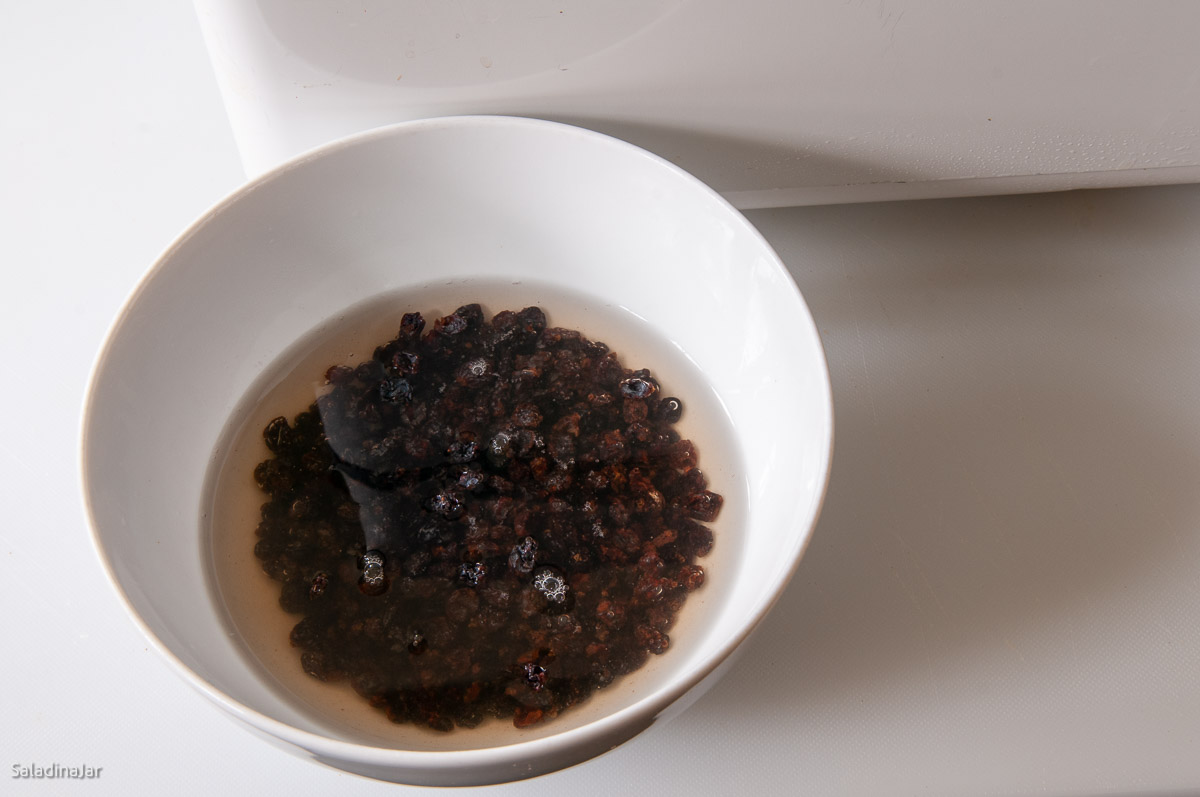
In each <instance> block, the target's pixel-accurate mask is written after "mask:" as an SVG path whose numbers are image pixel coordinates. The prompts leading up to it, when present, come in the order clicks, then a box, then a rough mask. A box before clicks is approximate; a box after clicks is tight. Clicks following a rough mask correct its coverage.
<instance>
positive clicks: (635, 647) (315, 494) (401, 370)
mask: <svg viewBox="0 0 1200 797" xmlns="http://www.w3.org/2000/svg"><path fill="white" fill-rule="evenodd" d="M431 326H432V329H426V324H425V320H424V318H423V316H421V315H420V314H419V313H409V314H406V315H405V316H404V317H403V319H402V320H401V323H400V329H399V332H398V334H397V336H396V337H395V339H393V340H390V341H386V342H384V343H382V344H381V345H380V346H378V347H377V348H375V349H374V350H373V351H374V356H373V357H372V358H371V359H369V360H367V361H364V362H362V363H360V364H358V365H357V366H355V367H350V366H346V365H333V366H330V367H329V368H327V369H326V370H325V372H324V375H325V382H326V387H325V388H324V389H323V390H322V391H321V394H320V396H319V397H318V398H317V399H316V401H315V402H314V403H313V404H312V405H311V406H310V407H309V408H308V409H307V410H306V411H305V412H302V413H300V414H299V415H297V416H296V417H295V419H294V420H293V421H292V422H291V424H289V423H288V421H287V419H286V418H283V417H280V418H276V419H274V420H272V421H271V422H270V423H269V424H268V425H267V427H266V428H265V429H263V439H264V440H265V441H266V444H267V447H268V448H269V449H270V451H271V452H272V457H271V458H269V459H267V460H266V461H264V462H262V463H260V464H259V465H258V467H257V468H256V469H255V471H254V479H255V481H256V483H257V484H258V485H259V486H260V487H261V488H262V490H263V491H264V492H265V493H266V496H267V499H268V500H267V502H266V503H265V504H264V505H263V507H262V510H261V512H260V516H261V521H260V522H258V524H257V528H256V530H255V540H256V541H255V545H254V552H255V555H256V556H257V557H258V558H259V559H260V561H261V563H262V567H263V570H264V571H265V572H266V573H267V574H268V575H269V576H270V577H271V578H273V579H275V580H277V581H278V582H279V585H280V593H279V595H280V596H279V604H280V606H282V607H283V609H284V610H285V611H288V612H291V613H296V614H300V615H303V619H302V620H301V621H300V622H299V623H297V624H295V626H294V627H293V629H292V632H291V636H290V639H291V643H292V645H294V646H295V647H296V648H297V653H298V655H299V656H300V658H301V666H302V667H303V668H304V670H305V671H306V672H307V673H308V674H309V675H311V676H312V677H314V678H319V679H322V680H337V679H341V678H348V679H349V681H350V684H351V686H352V687H353V688H354V690H355V691H356V692H357V693H358V694H359V695H361V696H362V697H363V698H365V699H366V700H368V701H369V702H370V704H371V705H373V706H375V707H377V708H378V709H379V710H381V711H383V712H384V713H385V714H386V716H387V717H388V718H389V719H391V720H393V721H395V722H413V723H418V724H422V725H425V726H427V727H429V728H432V729H435V730H439V731H447V730H450V729H452V728H454V727H455V726H458V727H462V728H470V727H475V726H476V725H479V724H480V723H482V722H484V721H485V720H486V719H488V718H495V717H502V718H507V719H510V720H511V721H512V723H513V724H514V725H515V726H517V727H527V726H530V725H533V724H536V723H538V722H544V721H546V720H548V719H550V718H554V717H557V716H559V715H560V714H561V713H562V712H563V711H566V710H568V709H569V708H570V707H572V706H573V705H575V704H577V703H580V702H582V701H584V700H586V699H587V698H588V696H589V695H591V694H593V693H594V692H596V691H597V690H599V689H602V688H604V687H606V686H608V685H610V684H612V683H613V682H615V680H616V679H617V678H619V677H620V676H621V675H624V674H626V673H630V672H633V671H634V670H636V669H637V668H639V667H641V666H642V665H643V664H644V663H645V662H646V661H647V660H648V659H649V658H650V656H652V655H657V654H661V653H664V652H665V651H667V650H668V648H669V646H670V638H669V637H668V636H667V631H669V630H670V629H671V628H672V626H673V624H674V622H675V618H676V615H677V613H678V612H679V611H680V610H681V608H682V607H683V605H684V602H685V601H686V600H687V597H688V595H689V593H691V592H692V591H694V590H696V589H700V588H701V587H702V585H703V583H704V580H705V573H704V570H703V568H701V567H700V566H699V565H698V564H697V563H696V560H697V558H698V557H701V556H704V555H705V554H707V553H708V551H709V550H710V549H711V548H712V544H713V535H712V531H711V530H710V529H709V528H708V527H706V526H704V525H702V522H708V521H709V520H711V519H713V518H715V517H716V516H717V514H718V513H719V512H720V510H721V504H722V498H721V496H720V495H718V494H717V493H715V492H712V491H710V490H709V489H708V488H709V485H708V481H707V478H706V477H705V476H704V474H703V473H701V471H700V470H699V468H698V467H697V466H698V455H697V453H696V450H695V447H694V446H693V445H692V444H691V442H689V441H687V440H682V439H680V436H679V434H678V433H677V432H676V431H675V429H674V428H673V424H675V423H676V422H677V421H678V420H679V419H680V416H681V414H682V408H683V404H682V402H681V401H680V400H679V399H678V398H675V397H673V396H666V397H661V396H660V392H661V389H660V387H659V384H658V382H657V380H656V379H655V377H654V375H652V374H651V372H650V371H648V370H645V369H643V370H631V369H626V368H625V367H624V366H623V365H622V362H621V360H620V358H619V357H618V356H617V354H616V353H614V352H612V351H610V350H609V349H608V347H607V346H606V345H604V344H603V343H600V342H595V341H589V340H588V339H587V338H586V337H584V336H583V335H582V334H581V333H579V332H578V331H575V330H571V329H564V328H561V327H551V326H549V325H548V324H547V320H546V317H545V315H544V314H543V313H542V311H541V310H540V309H538V308H536V307H527V308H525V309H523V310H521V311H519V312H509V311H504V312H501V313H497V314H496V315H495V316H493V317H492V318H491V320H490V321H487V320H485V318H484V316H483V311H482V309H481V308H480V307H479V305H473V304H468V305H463V306H462V307H459V308H458V309H457V310H455V311H454V312H453V313H450V314H449V315H446V316H443V317H441V318H439V319H437V320H436V321H435V322H433V323H432V324H431Z"/></svg>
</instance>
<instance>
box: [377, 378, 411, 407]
mask: <svg viewBox="0 0 1200 797" xmlns="http://www.w3.org/2000/svg"><path fill="white" fill-rule="evenodd" d="M379 397H380V398H382V399H383V400H384V401H390V402H392V403H395V402H397V401H408V400H409V399H411V398H412V385H410V384H409V382H408V380H407V379H404V378H402V377H399V376H397V377H395V378H393V379H385V380H383V382H381V383H380V385H379Z"/></svg>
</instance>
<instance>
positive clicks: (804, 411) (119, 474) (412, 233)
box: [83, 117, 832, 785]
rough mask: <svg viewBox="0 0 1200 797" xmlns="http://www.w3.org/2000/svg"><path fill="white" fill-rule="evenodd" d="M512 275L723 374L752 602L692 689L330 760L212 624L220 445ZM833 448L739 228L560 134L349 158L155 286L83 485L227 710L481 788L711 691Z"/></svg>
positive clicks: (736, 219) (472, 121)
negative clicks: (210, 559)
mask: <svg viewBox="0 0 1200 797" xmlns="http://www.w3.org/2000/svg"><path fill="white" fill-rule="evenodd" d="M548 263H549V264H554V265H553V267H552V268H547V265H546V264H548ZM489 276H490V277H492V278H505V279H511V280H521V279H529V280H532V281H537V282H540V283H550V284H557V285H560V286H562V287H564V288H567V289H570V290H571V291H574V292H582V293H585V294H589V295H590V296H593V297H595V298H596V299H597V300H599V301H603V302H606V303H610V304H613V305H617V306H623V307H625V308H627V309H628V310H630V311H632V312H634V313H635V314H637V315H639V316H641V317H642V318H644V319H646V320H647V321H649V322H650V323H651V325H652V326H654V327H655V328H657V329H659V330H661V331H663V332H664V333H665V334H667V335H668V336H669V337H670V338H671V339H672V340H673V341H674V342H675V343H676V344H677V345H678V346H680V347H681V348H682V350H683V351H685V352H686V353H687V355H688V356H689V357H691V358H692V359H693V360H694V362H695V363H696V365H697V366H698V367H699V368H700V369H701V370H702V371H703V372H704V373H705V374H706V376H707V377H708V379H709V380H710V382H711V384H712V385H713V387H714V389H715V390H716V392H717V393H718V395H719V397H720V399H721V401H722V402H723V404H724V405H725V407H726V409H727V410H728V412H729V415H730V417H731V419H732V421H733V424H734V428H735V431H736V434H737V438H738V440H739V442H740V444H741V446H742V452H741V453H742V458H743V462H744V464H745V467H746V474H745V478H746V481H747V484H748V489H749V513H748V515H749V516H748V531H747V533H746V534H745V540H744V542H745V549H744V551H743V552H742V556H741V558H740V560H739V565H738V566H739V573H738V574H737V576H736V578H735V579H734V580H735V585H734V588H733V590H732V595H731V599H730V601H729V603H728V605H727V606H726V607H725V609H724V610H723V611H722V612H721V613H720V614H719V615H718V616H717V618H716V623H717V628H716V633H714V634H712V635H711V636H710V639H711V640H712V641H711V643H710V644H709V645H708V646H707V647H706V648H705V649H704V650H702V651H700V652H699V653H698V654H697V655H696V656H694V660H693V661H692V662H689V663H688V666H687V667H686V668H685V670H686V672H685V673H684V675H683V676H682V677H681V678H680V679H679V680H678V681H677V682H676V683H673V684H671V685H670V686H669V688H666V689H663V690H660V691H659V692H657V693H655V694H651V695H647V696H646V697H645V698H644V699H642V700H641V701H640V702H639V703H637V704H636V705H635V706H633V707H631V708H630V709H628V710H625V711H622V712H620V713H619V714H618V715H614V716H611V717H607V718H605V719H604V720H602V721H600V722H597V723H593V724H592V725H589V726H585V727H583V728H579V729H575V730H572V731H570V732H567V733H564V734H560V735H557V736H552V737H548V738H545V739H540V740H537V741H533V742H528V743H522V744H516V745H512V746H509V747H500V748H492V749H487V750H473V751H464V752H454V753H413V752H406V751H399V750H385V749H379V748H367V747H362V746H357V745H352V744H348V743H345V742H342V741H339V740H336V739H329V738H326V737H325V736H323V735H322V734H321V733H319V732H318V731H317V730H316V729H314V728H312V727H311V723H310V722H309V721H308V720H307V719H306V718H305V717H304V716H302V715H301V714H299V713H298V712H297V711H296V710H295V709H293V708H292V707H290V706H289V705H288V704H287V703H286V702H284V701H282V700H280V699H278V698H276V697H275V696H273V695H272V694H270V693H269V692H266V691H265V690H263V689H262V688H261V685H260V684H259V682H258V681H257V680H256V679H255V678H253V677H251V676H250V675H249V674H248V673H247V672H246V668H245V665H244V663H243V662H242V659H241V657H240V655H239V654H238V651H237V649H236V643H235V642H234V641H233V640H232V639H231V638H230V637H229V635H228V634H227V631H226V628H225V626H224V625H223V624H222V623H221V621H220V619H219V618H218V613H217V612H216V611H215V609H214V607H213V606H212V605H211V604H210V602H209V601H208V600H207V597H206V596H207V595H208V593H209V587H208V584H207V583H206V573H205V567H204V561H205V556H206V552H204V551H202V550H201V539H200V535H199V534H198V533H197V524H198V513H199V511H200V510H199V508H200V506H201V501H202V495H201V491H202V489H203V485H204V483H205V474H206V471H207V470H208V469H209V467H210V464H211V462H210V459H211V457H212V454H213V443H214V442H215V441H216V440H217V439H218V437H219V435H220V433H221V430H222V427H223V426H224V424H225V423H226V422H227V421H228V419H229V417H230V415H231V413H233V411H234V409H235V407H236V406H237V404H238V403H239V401H240V400H241V399H242V398H243V395H244V394H245V393H246V391H247V389H248V388H249V387H250V385H251V383H252V382H254V380H255V379H256V378H258V377H259V375H260V374H261V372H262V371H263V369H264V368H265V367H267V366H268V365H269V364H270V363H271V362H272V361H273V360H274V359H275V358H276V357H277V356H278V355H279V354H280V353H281V352H282V351H283V350H284V349H286V348H287V347H288V346H290V345H291V344H292V343H294V342H295V340H296V339H298V338H300V337H301V336H302V335H304V334H305V333H307V332H309V331H310V330H311V329H312V328H313V327H314V325H315V322H316V321H318V320H320V319H324V318H328V317H331V316H333V315H335V314H336V313H338V312H339V311H341V310H344V309H345V308H347V307H349V306H352V305H354V304H356V303H358V302H361V301H363V300H365V299H367V298H369V297H372V296H376V295H379V294H381V293H384V292H388V291H393V290H396V289H400V288H404V287H406V286H412V285H417V284H422V283H427V282H429V281H431V280H435V279H436V280H442V279H444V280H451V279H462V278H487V277H489ZM831 440H832V416H831V402H830V396H829V384H828V376H827V372H826V368H825V362H824V356H823V352H822V349H821V345H820V340H819V337H818V335H817V332H816V329H815V327H814V325H813V323H812V320H811V318H810V316H809V314H808V311H807V309H806V308H805V306H804V304H803V300H802V299H801V298H800V296H799V293H798V291H797V290H796V288H795V285H794V284H793V283H792V281H791V279H790V277H789V276H788V274H787V272H786V270H785V269H784V268H783V266H782V264H781V263H780V262H779V260H778V258H777V257H776V256H775V254H774V253H773V252H772V251H771V249H770V247H769V246H768V245H767V244H766V243H765V242H764V241H763V239H762V238H761V236H759V234H758V233H757V231H755V230H754V229H753V227H751V226H750V225H749V223H748V222H747V221H746V220H745V219H744V218H743V217H742V216H741V215H740V214H739V213H737V212H736V211H735V210H733V209H732V208H731V207H730V206H728V205H727V204H726V203H725V202H724V201H723V200H722V199H720V198H719V197H718V196H717V195H716V194H715V193H713V192H712V191H710V190H708V189H707V188H705V187H704V186H703V185H701V184H700V183H698V182H697V181H696V180H694V179H693V178H691V177H690V176H688V175H687V174H685V173H683V172H681V171H680V170H678V169H676V168H675V167H673V166H671V165H669V164H667V163H666V162H665V161H662V160H660V159H659V158H657V157H655V156H653V155H650V154H648V153H646V152H644V151H642V150H639V149H637V148H635V147H632V146H631V145H628V144H625V143H623V142H620V141H617V140H614V139H611V138H607V137H605V136H601V135H599V134H596V133H592V132H588V131H584V130H580V129H578V128H572V127H568V126H564V125H558V124H553V123H549V122H540V121H533V120H526V119H512V118H504V117H460V118H453V119H440V120H427V121H422V122H413V123H406V124H403V125H397V126H395V127H392V128H384V129H381V130H378V131H372V132H369V133H366V134H362V135H359V136H355V137H353V138H351V139H348V140H346V141H343V142H339V143H336V144H333V145H329V146H327V147H324V148H322V149H320V150H317V151H315V152H314V153H311V154H309V155H307V156H304V157H302V158H300V159H298V160H297V161H296V162H294V163H292V164H290V165H288V166H285V167H283V168H281V169H279V170H277V171H275V172H273V173H271V174H268V175H266V176H265V177H263V178H261V179H259V180H258V181H255V182H254V183H251V184H250V185H249V186H247V187H246V188H244V189H242V190H240V191H239V192H237V193H235V194H234V195H233V196H232V197H230V198H229V199H227V200H226V201H225V202H223V203H221V204H219V205H218V206H217V207H216V208H214V209H213V210H212V211H210V213H209V214H207V215H206V216H205V217H204V218H203V219H201V220H200V221H199V222H197V224H196V225H194V226H193V227H192V228H191V229H190V230H189V231H188V232H187V233H185V234H184V235H183V236H182V237H181V238H180V239H179V241H177V242H176V243H175V244H174V245H173V246H172V247H171V248H170V249H169V250H168V251H167V252H166V253H165V254H164V256H163V257H162V259H160V261H159V262H158V264H157V265H156V266H155V268H154V269H153V270H152V271H151V273H150V274H149V275H148V277H147V279H146V280H144V281H143V283H142V284H141V285H140V286H139V288H138V290H137V291H136V292H135V294H134V296H133V297H132V298H131V300H130V302H129V303H128V304H127V306H126V308H125V310H124V312H123V314H122V316H121V317H120V318H119V319H118V322H117V323H116V324H115V326H114V329H113V331H112V333H111V335H110V338H109V341H108V342H107V344H106V347H105V349H104V351H103V352H102V354H101V357H100V360H99V361H98V363H97V368H96V371H95V373H94V375H93V382H92V385H91V388H90V391H89V401H88V407H87V411H86V416H85V434H84V454H83V456H84V460H83V468H84V475H85V498H86V500H87V502H88V506H89V511H90V513H91V516H92V523H93V528H94V531H95V536H96V542H97V546H98V548H99V550H100V552H101V556H102V558H103V559H104V560H105V563H106V565H107V567H108V568H109V569H110V573H111V575H112V578H113V580H114V582H115V583H116V585H117V587H118V589H119V590H120V591H122V592H123V594H124V596H125V597H126V599H127V601H128V603H129V605H130V608H131V611H132V612H133V613H134V615H135V617H137V618H140V621H141V623H142V624H143V627H144V628H145V629H146V631H147V632H148V634H149V635H151V638H152V639H156V640H157V641H158V642H159V643H160V645H161V649H163V651H164V653H166V654H167V655H168V657H169V658H172V659H174V660H176V662H177V663H178V664H180V665H182V667H183V672H184V674H185V675H186V676H188V678H189V680H191V681H192V682H193V683H194V684H195V685H196V686H198V687H199V688H201V689H202V691H205V692H206V693H207V694H208V695H209V696H210V697H212V698H213V699H214V700H216V701H217V702H218V703H220V704H221V705H223V706H224V707H225V708H227V709H228V710H230V711H231V712H233V713H234V714H236V715H237V716H239V717H240V718H242V719H243V720H245V721H246V722H248V723H250V724H251V725H253V726H256V727H258V728H260V729H262V730H264V731H266V732H267V733H269V734H272V735H274V736H277V737H279V738H281V739H283V740H285V741H286V742H287V743H288V744H292V745H296V746H299V747H302V748H304V749H306V750H308V751H310V753H311V754H312V755H313V757H314V758H317V759H319V760H323V761H325V762H327V763H332V764H334V765H337V766H343V767H344V768H347V769H351V770H353V771H360V772H371V773H374V774H375V776H377V777H380V776H381V775H380V774H379V773H385V772H386V773H390V775H389V776H388V777H387V779H392V780H402V781H404V782H408V783H420V784H430V785H434V784H439V785H456V784H457V785H467V784H477V783H486V782H495V781H500V780H511V779H514V778H517V777H522V776H527V775H530V774H538V773H539V772H541V771H549V770H551V769H557V768H561V767H563V766H568V765H570V764H573V763H577V762H578V761H582V760H585V759H586V758H588V757H591V756H593V755H595V754H597V753H599V752H603V750H605V749H608V748H610V747H612V746H614V745H615V744H617V743H619V742H620V741H622V740H624V739H625V738H628V737H629V736H632V735H633V734H634V733H636V732H638V731H640V730H641V729H642V728H643V727H645V726H646V725H647V724H649V723H650V722H652V721H653V719H654V717H655V716H657V715H658V714H659V713H660V712H661V711H662V709H663V708H664V707H665V706H666V705H668V704H669V703H670V702H671V701H672V700H674V699H676V698H678V697H679V696H680V695H682V694H683V693H685V692H687V691H688V690H689V689H693V688H695V687H697V685H698V684H699V683H700V682H701V680H702V679H703V676H704V675H705V674H707V673H709V672H710V671H711V670H712V669H713V668H714V667H715V666H716V665H717V664H719V663H720V662H721V661H722V660H723V659H724V658H725V657H726V656H727V655H728V653H729V652H730V651H731V650H732V648H733V647H734V646H735V645H736V644H737V643H738V642H739V641H740V640H741V639H742V638H744V636H745V635H746V633H748V631H749V630H750V628H751V627H752V626H753V625H754V624H755V623H757V621H758V620H759V619H761V617H762V615H763V614H764V613H765V612H766V610H767V608H769V606H770V605H771V603H773V601H774V600H775V599H776V598H777V597H778V595H779V593H780V592H781V590H782V588H783V586H784V585H785V583H786V581H787V578H788V577H789V576H790V574H791V572H792V571H793V570H794V568H795V566H796V563H797V562H798V560H799V557H800V555H801V553H802V551H803V548H804V546H805V545H806V543H807V540H808V538H809V535H810V533H811V529H812V526H813V524H814V523H815V520H816V516H817V514H818V512H819V508H820V503H821V500H822V498H823V494H824V489H825V483H826V479H827V475H828V469H829V458H830V453H831ZM703 680H706V681H709V680H710V679H703ZM698 691H699V689H696V691H695V692H694V693H693V694H695V693H698ZM531 761H536V762H537V763H536V765H534V766H532V768H531V767H530V762H531ZM339 762H340V763H339ZM533 770H537V771H533Z"/></svg>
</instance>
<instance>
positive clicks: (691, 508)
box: [687, 490, 725, 523]
mask: <svg viewBox="0 0 1200 797" xmlns="http://www.w3.org/2000/svg"><path fill="white" fill-rule="evenodd" d="M724 505H725V499H724V498H722V497H721V496H720V495H718V494H716V493H714V492H713V491H711V490H705V491H704V492H702V493H697V494H696V495H693V496H692V497H691V498H689V499H688V501H687V512H688V514H689V515H691V516H692V517H694V518H695V519H696V520H701V521H704V522H705V523H709V522H711V521H713V520H716V519H717V515H719V514H720V513H721V507H722V506H724Z"/></svg>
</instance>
